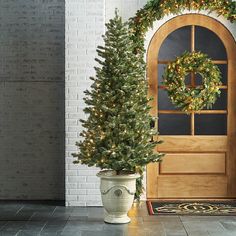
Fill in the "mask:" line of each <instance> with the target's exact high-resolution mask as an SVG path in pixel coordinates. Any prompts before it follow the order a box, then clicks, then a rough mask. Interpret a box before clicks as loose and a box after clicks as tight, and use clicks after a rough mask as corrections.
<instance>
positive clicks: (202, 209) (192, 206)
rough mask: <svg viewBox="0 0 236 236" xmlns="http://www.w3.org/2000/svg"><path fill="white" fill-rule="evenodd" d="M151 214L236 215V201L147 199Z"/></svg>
mask: <svg viewBox="0 0 236 236" xmlns="http://www.w3.org/2000/svg"><path fill="white" fill-rule="evenodd" d="M147 208H148V212H149V215H202V216H204V215H205V216H213V215H215V216H229V215H236V201H228V202H190V201H186V202H185V201H184V202H183V201H181V202H180V201H179V202H177V201H176V202H170V201H166V202H163V201H159V202H158V201H147Z"/></svg>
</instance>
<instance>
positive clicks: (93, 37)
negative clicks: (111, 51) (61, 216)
mask: <svg viewBox="0 0 236 236" xmlns="http://www.w3.org/2000/svg"><path fill="white" fill-rule="evenodd" d="M104 24H105V0H66V24H65V32H66V36H65V42H66V43H65V44H66V85H65V90H66V93H65V97H66V102H65V106H66V108H65V110H66V114H65V118H66V205H67V206H100V205H101V197H100V194H99V179H98V178H97V177H96V173H97V171H98V170H97V169H96V168H88V167H86V166H78V165H74V164H73V163H72V162H73V158H72V156H71V153H73V152H75V151H77V148H76V146H75V142H76V141H78V140H80V136H79V133H80V132H81V131H82V126H81V124H80V122H79V119H82V118H85V115H84V113H83V108H84V102H83V97H84V93H83V91H84V90H85V89H87V88H89V86H90V80H89V77H90V76H93V75H94V73H95V72H94V69H93V67H94V65H95V61H94V58H95V57H96V56H97V54H96V47H97V46H98V45H101V44H102V43H103V41H102V37H101V36H102V34H104V31H105V25H104Z"/></svg>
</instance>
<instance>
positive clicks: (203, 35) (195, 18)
mask: <svg viewBox="0 0 236 236" xmlns="http://www.w3.org/2000/svg"><path fill="white" fill-rule="evenodd" d="M209 42H210V43H209ZM185 50H186V51H194V50H196V51H202V52H204V53H207V54H208V55H209V57H211V58H212V60H213V61H214V63H215V64H217V65H218V66H219V67H220V69H221V71H222V75H223V81H222V82H223V85H222V87H221V91H222V94H221V97H220V99H219V100H218V101H217V103H216V104H215V105H214V107H213V109H212V110H203V111H201V112H200V113H192V114H191V115H186V114H184V113H182V112H181V111H179V110H178V109H176V108H175V107H174V106H173V105H172V104H171V103H170V102H169V100H168V97H167V95H166V92H165V88H164V87H163V86H162V85H161V76H162V72H163V68H164V67H165V65H166V64H167V63H168V62H169V61H171V60H173V59H174V58H175V56H179V55H180V54H182V52H184V51H185ZM147 66H148V70H147V76H148V81H149V95H150V96H152V97H153V98H154V100H153V101H152V104H151V105H152V110H151V114H152V115H153V116H158V117H159V121H158V125H157V126H158V130H159V135H158V136H156V139H160V140H163V141H164V143H163V144H161V145H159V146H158V150H157V151H160V152H164V153H166V154H167V155H166V156H165V158H164V160H163V162H162V163H161V164H156V163H155V164H150V165H149V166H148V168H147V198H149V199H151V198H176V199H177V198H235V197H236V106H235V101H236V78H235V74H236V43H235V41H234V39H233V37H232V35H231V34H230V32H229V31H228V30H227V29H226V28H225V27H224V26H223V25H222V24H221V23H219V22H218V21H216V20H214V19H212V18H210V17H208V16H204V15H200V14H188V15H182V16H178V17H176V18H173V19H172V20H170V21H168V22H167V23H165V24H164V25H163V26H162V27H161V28H160V29H159V30H158V31H157V32H156V33H155V35H154V36H153V38H152V40H151V43H150V45H149V48H148V53H147ZM186 83H189V84H190V85H191V86H194V85H196V84H199V83H201V79H200V78H199V77H197V76H191V77H190V78H186Z"/></svg>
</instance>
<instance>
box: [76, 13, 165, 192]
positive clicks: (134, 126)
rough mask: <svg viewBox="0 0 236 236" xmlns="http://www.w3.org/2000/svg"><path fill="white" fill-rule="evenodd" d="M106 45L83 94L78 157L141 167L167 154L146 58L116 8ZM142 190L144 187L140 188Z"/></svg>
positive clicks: (112, 165)
mask: <svg viewBox="0 0 236 236" xmlns="http://www.w3.org/2000/svg"><path fill="white" fill-rule="evenodd" d="M106 27H107V31H106V33H105V35H104V36H103V39H104V46H98V47H97V53H98V58H96V59H95V60H96V61H97V62H98V63H99V66H98V67H95V71H96V76H95V77H91V80H92V81H93V83H92V85H91V88H90V90H86V91H85V94H86V97H85V98H84V100H85V103H86V105H87V106H86V108H85V109H84V112H85V113H86V114H87V117H88V118H87V120H81V122H82V125H83V128H84V130H83V131H82V132H81V134H80V135H81V136H82V137H83V139H82V141H80V142H77V143H76V145H77V146H78V148H79V149H78V150H79V151H78V153H74V154H73V156H74V157H75V158H76V160H75V161H74V163H80V164H85V165H88V166H96V167H99V168H101V169H110V170H115V171H116V173H117V175H119V174H121V172H122V171H124V170H125V171H132V172H140V173H142V171H143V167H144V166H145V165H146V164H148V163H150V162H158V161H160V159H161V156H162V155H163V154H160V153H154V152H153V149H154V147H155V146H156V145H157V144H158V142H153V141H151V140H152V136H153V135H154V133H155V131H154V130H153V129H152V128H151V127H150V124H151V122H152V117H151V116H150V115H149V111H150V106H149V105H148V104H149V102H150V99H149V98H147V91H148V85H147V81H146V78H145V63H144V61H143V58H141V57H140V56H138V55H137V54H135V44H134V42H133V41H132V40H131V37H130V33H129V29H128V25H127V23H123V22H122V19H121V17H120V16H118V14H117V12H116V14H115V17H114V18H113V19H111V20H110V21H109V22H108V23H107V24H106ZM139 190H140V189H139Z"/></svg>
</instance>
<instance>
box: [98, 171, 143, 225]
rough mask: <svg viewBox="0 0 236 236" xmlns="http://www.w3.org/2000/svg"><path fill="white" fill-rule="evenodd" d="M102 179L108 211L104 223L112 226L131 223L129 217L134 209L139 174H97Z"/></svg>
mask: <svg viewBox="0 0 236 236" xmlns="http://www.w3.org/2000/svg"><path fill="white" fill-rule="evenodd" d="M97 176H98V177H99V178H100V179H101V185H100V191H101V195H102V203H103V206H104V208H105V210H106V215H105V218H104V221H105V222H107V223H112V224H125V223H129V222H130V218H129V217H128V216H127V213H128V211H129V210H130V208H131V207H132V204H133V201H134V194H135V191H136V179H137V178H139V177H140V175H138V174H122V175H115V171H101V172H99V173H98V174H97Z"/></svg>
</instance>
